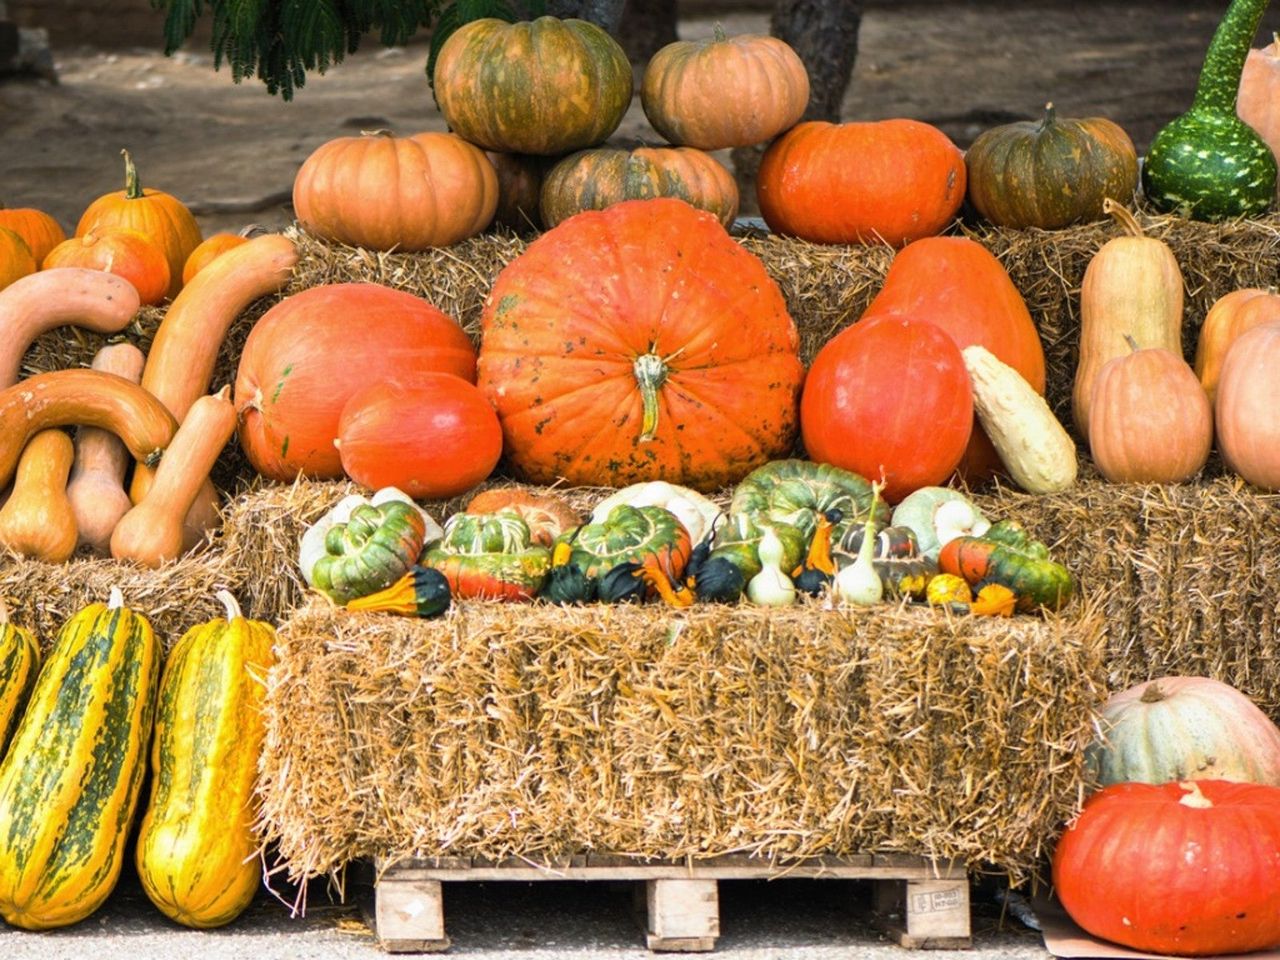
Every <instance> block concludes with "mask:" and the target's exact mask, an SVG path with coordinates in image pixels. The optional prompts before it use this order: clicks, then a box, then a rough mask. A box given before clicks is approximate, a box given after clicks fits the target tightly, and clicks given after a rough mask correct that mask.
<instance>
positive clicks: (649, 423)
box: [631, 353, 667, 443]
mask: <svg viewBox="0 0 1280 960" xmlns="http://www.w3.org/2000/svg"><path fill="white" fill-rule="evenodd" d="M631 369H632V373H634V374H635V378H636V383H637V384H639V386H640V400H641V402H642V403H643V404H644V419H643V420H642V421H641V424H640V442H641V443H648V442H649V441H650V440H652V439H653V438H654V437H655V436H657V434H658V391H659V390H660V389H661V388H662V385H663V384H664V383H666V381H667V365H666V363H665V362H664V361H663V359H662V358H661V357H659V356H658V355H657V354H656V353H645V354H642V355H640V356H638V357H636V359H635V363H634V364H632V368H631Z"/></svg>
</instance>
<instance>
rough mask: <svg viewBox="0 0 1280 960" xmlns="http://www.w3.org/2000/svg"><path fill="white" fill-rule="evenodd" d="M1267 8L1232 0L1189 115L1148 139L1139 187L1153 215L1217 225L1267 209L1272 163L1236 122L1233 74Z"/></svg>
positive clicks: (1236, 77)
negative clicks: (1161, 212) (1162, 213)
mask: <svg viewBox="0 0 1280 960" xmlns="http://www.w3.org/2000/svg"><path fill="white" fill-rule="evenodd" d="M1266 8H1267V0H1233V2H1232V4H1231V6H1230V7H1229V8H1228V9H1227V12H1226V15H1225V16H1224V17H1223V18H1222V22H1221V23H1220V24H1219V25H1218V29H1217V31H1216V32H1215V33H1214V35H1213V40H1212V41H1211V42H1210V44H1209V52H1208V53H1207V54H1206V55H1205V60H1204V67H1203V68H1201V71H1200V83H1199V85H1198V86H1197V87H1196V98H1195V101H1194V102H1193V103H1192V105H1191V109H1190V110H1188V111H1187V112H1186V113H1184V114H1183V115H1182V116H1180V117H1178V118H1177V119H1176V120H1174V121H1172V122H1171V123H1170V124H1169V125H1168V126H1166V127H1165V128H1164V129H1163V130H1161V131H1160V132H1159V133H1157V134H1156V138H1155V140H1153V141H1152V143H1151V149H1150V150H1149V151H1148V152H1147V159H1146V162H1145V163H1144V165H1143V169H1142V188H1143V191H1144V192H1145V193H1146V195H1147V199H1148V200H1150V201H1151V203H1152V204H1153V205H1154V206H1156V207H1157V208H1159V209H1160V210H1164V211H1173V212H1177V213H1180V214H1181V215H1183V216H1187V217H1191V218H1193V219H1196V220H1222V219H1225V218H1227V217H1242V216H1250V215H1252V214H1258V213H1262V212H1264V211H1265V210H1266V209H1267V208H1268V207H1269V206H1270V205H1271V199H1272V195H1273V193H1274V191H1275V185H1276V161H1275V157H1274V156H1273V155H1272V153H1271V150H1270V149H1269V148H1268V147H1267V144H1266V142H1265V141H1264V140H1263V139H1262V138H1261V137H1260V136H1258V134H1257V133H1256V132H1254V130H1253V129H1252V128H1251V127H1249V126H1248V125H1247V124H1246V123H1245V122H1244V121H1242V120H1241V119H1240V118H1239V117H1237V116H1236V95H1237V92H1238V90H1239V87H1240V74H1241V72H1242V71H1243V70H1244V61H1245V58H1246V57H1247V56H1248V55H1249V47H1250V45H1251V44H1252V43H1253V37H1254V34H1255V33H1257V31H1258V24H1259V22H1260V21H1261V20H1262V14H1263V11H1265V10H1266Z"/></svg>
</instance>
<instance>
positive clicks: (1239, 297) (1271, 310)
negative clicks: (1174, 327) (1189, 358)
mask: <svg viewBox="0 0 1280 960" xmlns="http://www.w3.org/2000/svg"><path fill="white" fill-rule="evenodd" d="M1273 320H1280V295H1277V294H1276V293H1275V291H1274V290H1260V289H1258V288H1257V287H1246V288H1245V289H1243V290H1233V291H1231V292H1230V293H1228V294H1225V295H1224V296H1221V297H1219V298H1218V299H1217V300H1216V301H1215V302H1214V304H1213V306H1211V307H1210V308H1209V312H1208V313H1207V314H1205V318H1204V323H1203V324H1202V325H1201V327H1200V338H1199V340H1197V341H1196V365H1195V366H1196V376H1197V377H1199V378H1200V383H1201V384H1202V385H1203V386H1204V389H1205V393H1207V394H1208V395H1209V402H1210V403H1212V402H1213V401H1214V399H1215V398H1216V397H1217V395H1218V377H1219V376H1220V375H1221V373H1222V361H1223V358H1225V357H1226V355H1227V351H1228V350H1229V349H1230V348H1231V344H1233V343H1235V341H1236V338H1237V337H1239V336H1240V334H1242V333H1244V332H1245V331H1247V330H1252V329H1253V328H1254V327H1256V326H1259V325H1261V324H1264V323H1269V322H1271V321H1273Z"/></svg>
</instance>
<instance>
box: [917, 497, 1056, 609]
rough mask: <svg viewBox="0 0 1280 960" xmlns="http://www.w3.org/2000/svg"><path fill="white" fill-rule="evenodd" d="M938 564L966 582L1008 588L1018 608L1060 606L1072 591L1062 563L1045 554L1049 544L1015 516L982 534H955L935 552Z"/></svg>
mask: <svg viewBox="0 0 1280 960" xmlns="http://www.w3.org/2000/svg"><path fill="white" fill-rule="evenodd" d="M938 569H939V570H940V571H941V572H942V573H951V574H955V575H956V576H960V577H964V579H965V582H966V583H968V584H969V586H970V587H977V588H979V589H980V588H982V587H984V586H986V585H987V584H988V583H998V584H1000V585H1001V586H1003V587H1008V588H1009V589H1010V590H1012V591H1013V593H1014V595H1015V596H1016V597H1017V609H1018V610H1019V611H1022V612H1030V611H1033V610H1038V609H1041V608H1043V609H1045V610H1060V609H1062V607H1064V606H1066V604H1067V601H1069V600H1070V599H1071V597H1072V595H1073V594H1074V593H1075V579H1074V578H1073V577H1072V576H1071V572H1070V571H1069V570H1067V568H1066V567H1064V566H1062V565H1061V564H1059V563H1055V562H1054V561H1052V560H1050V559H1049V549H1048V548H1047V547H1046V546H1045V545H1044V544H1043V543H1041V542H1040V541H1039V540H1033V539H1032V538H1031V535H1030V534H1028V533H1027V531H1026V530H1025V529H1024V528H1023V526H1022V524H1020V523H1019V522H1018V521H1016V520H1000V521H998V522H996V523H993V524H992V525H991V527H990V529H988V530H987V532H986V533H984V534H983V535H982V536H980V537H955V538H954V539H952V540H950V541H948V542H947V543H946V544H944V545H943V547H942V549H941V550H939V551H938Z"/></svg>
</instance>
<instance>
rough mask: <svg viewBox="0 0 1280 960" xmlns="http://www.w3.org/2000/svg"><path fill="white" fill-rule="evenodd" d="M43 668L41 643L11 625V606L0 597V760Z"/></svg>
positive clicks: (25, 631) (24, 631)
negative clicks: (41, 664) (37, 676)
mask: <svg viewBox="0 0 1280 960" xmlns="http://www.w3.org/2000/svg"><path fill="white" fill-rule="evenodd" d="M39 669H40V644H39V643H37V642H36V638H35V635H34V634H32V632H31V631H30V630H23V629H22V628H21V627H18V626H14V625H13V624H12V623H10V622H9V606H8V604H6V603H5V602H4V599H3V598H0V757H3V756H4V748H5V746H6V745H7V744H8V742H9V734H10V733H12V732H13V726H14V724H15V723H16V722H17V720H18V717H20V716H21V715H22V707H23V705H24V704H25V703H26V702H27V695H28V694H29V693H30V692H31V686H32V684H34V683H35V682H36V673H37V672H38V671H39Z"/></svg>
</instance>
